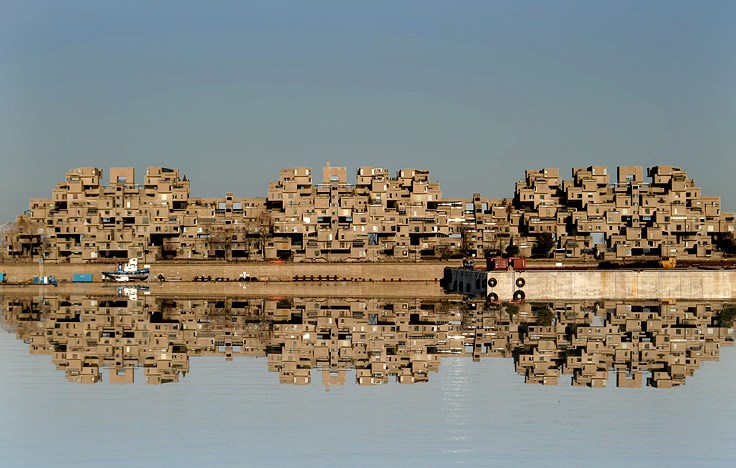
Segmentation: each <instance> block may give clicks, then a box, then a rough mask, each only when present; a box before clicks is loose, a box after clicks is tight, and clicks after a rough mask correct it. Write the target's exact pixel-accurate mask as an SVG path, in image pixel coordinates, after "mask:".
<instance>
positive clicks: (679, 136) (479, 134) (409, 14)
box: [0, 0, 736, 222]
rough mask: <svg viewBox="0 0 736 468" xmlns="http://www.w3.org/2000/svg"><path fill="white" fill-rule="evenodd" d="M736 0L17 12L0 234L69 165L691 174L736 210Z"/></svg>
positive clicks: (11, 30)
mask: <svg viewBox="0 0 736 468" xmlns="http://www.w3.org/2000/svg"><path fill="white" fill-rule="evenodd" d="M733 44H736V4H734V3H733V2H720V1H709V2H689V1H678V2H671V1H647V2H642V1H630V2H629V1H615V2H613V1H611V2H600V1H598V2H590V1H555V2H551V1H520V0H516V1H488V0H486V1H431V0H423V1H396V0H393V1H383V2H382V1H372V2H357V1H353V2H349V1H347V2H346V1H338V0H336V1H310V2H302V1H273V0H271V1H263V2H255V1H221V2H216V1H213V2H193V1H192V2H187V1H176V2H173V1H158V2H149V1H124V2H123V1H105V2H100V1H65V2H58V1H32V0H28V1H22V2H20V1H18V2H14V1H5V2H2V3H0V161H1V162H2V163H3V166H4V168H5V169H4V170H3V171H2V173H1V174H0V196H1V197H2V200H3V202H2V204H0V222H3V221H9V220H12V219H13V218H14V216H15V214H16V213H18V212H21V211H22V210H24V209H26V208H27V203H28V199H29V198H30V197H48V196H49V195H50V192H51V188H52V187H53V185H54V184H55V183H56V182H58V181H61V180H63V178H64V173H65V172H66V170H67V169H69V168H73V167H81V166H94V167H99V168H102V169H103V170H107V169H108V168H109V167H111V166H113V167H117V166H134V167H136V170H137V173H138V176H139V178H142V175H143V172H144V170H145V167H146V166H156V165H162V166H169V167H179V168H181V169H182V171H183V172H184V173H185V174H186V175H187V177H188V178H189V179H190V180H191V181H192V194H193V195H194V196H222V195H224V194H225V192H230V191H231V192H234V193H235V194H236V196H263V195H265V193H266V189H267V184H268V181H270V180H274V179H276V178H277V177H278V170H279V168H281V167H290V166H310V167H312V168H314V169H319V168H320V167H322V165H323V164H324V162H325V160H327V159H329V160H331V162H332V164H333V165H340V166H347V167H348V173H349V174H351V175H352V174H353V173H354V170H355V169H356V168H357V167H358V166H359V165H373V166H382V167H388V168H390V169H392V170H395V169H399V168H402V167H418V168H424V169H429V170H430V171H431V175H432V179H434V180H438V181H439V182H441V184H442V187H443V191H444V193H445V194H446V195H448V196H470V195H471V194H472V193H473V192H480V193H482V194H483V195H487V196H509V195H510V194H512V193H513V187H514V182H515V181H516V180H518V179H520V178H522V176H523V172H524V170H525V169H528V168H542V167H559V168H560V170H561V173H562V174H563V175H564V176H566V177H567V176H569V173H570V168H571V167H580V166H589V165H599V164H601V165H607V166H609V167H615V166H617V165H620V164H627V165H630V164H631V165H642V166H645V167H646V166H652V165H656V164H672V165H676V166H681V167H682V168H683V169H686V170H687V171H688V173H689V174H690V175H691V176H692V177H694V178H695V180H696V183H698V184H699V185H701V186H702V187H703V193H704V194H707V195H721V196H722V198H723V204H724V209H725V210H728V211H734V210H736V190H734V188H733V187H732V184H731V178H732V177H733V175H734V174H736V158H734V150H735V149H736V132H734V129H736V89H735V87H734V84H733V83H734V82H736V73H735V72H736V56H735V54H734V50H735V49H734V46H733Z"/></svg>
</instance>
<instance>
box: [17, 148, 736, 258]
mask: <svg viewBox="0 0 736 468" xmlns="http://www.w3.org/2000/svg"><path fill="white" fill-rule="evenodd" d="M109 175H110V177H109V183H108V184H107V185H105V184H103V182H102V171H101V170H100V169H97V168H80V169H73V170H70V171H69V172H67V174H66V178H65V181H64V182H60V183H58V184H57V186H56V187H55V188H54V189H53V191H52V196H51V198H49V199H41V198H34V199H32V200H31V201H30V209H29V210H28V211H27V212H26V213H25V214H23V215H20V216H19V217H18V219H17V223H16V229H13V230H10V231H9V232H8V233H7V234H6V239H5V240H6V249H5V251H4V252H3V255H5V256H6V257H8V258H15V259H26V260H38V259H39V258H41V257H43V258H44V260H45V261H48V262H72V263H81V262H87V261H101V260H107V261H118V260H122V259H125V258H128V257H138V258H139V259H141V260H142V261H144V262H152V261H157V260H167V259H171V260H174V259H176V260H208V259H215V260H218V259H219V260H228V261H232V260H272V259H288V260H293V261H297V262H299V261H309V262H335V261H383V260H403V261H417V260H421V259H427V258H448V257H452V256H475V257H478V258H482V257H483V256H486V255H498V254H501V253H504V252H508V251H509V248H510V247H514V248H515V249H516V250H518V254H519V255H521V256H523V257H530V256H532V255H537V256H541V257H554V258H555V259H570V258H572V259H580V260H621V259H631V258H649V257H653V258H670V257H673V258H678V259H718V258H720V252H718V251H717V250H716V249H715V248H714V244H715V240H716V238H717V237H718V236H721V235H723V234H728V233H733V231H734V215H733V213H730V212H728V213H726V212H722V211H721V207H720V198H719V197H716V196H703V195H702V194H701V190H700V188H699V187H697V186H695V184H694V182H693V181H692V179H688V178H687V175H686V173H685V172H684V171H682V170H681V169H679V168H674V167H670V166H656V167H653V168H649V169H648V170H647V176H648V177H649V178H650V181H649V182H645V181H644V177H643V169H642V168H641V167H636V166H624V167H620V168H618V181H617V182H616V183H611V180H610V176H609V174H608V170H607V168H605V167H603V166H590V167H588V168H574V169H573V170H572V179H570V180H562V179H561V178H560V176H559V171H558V170H557V169H555V168H546V169H541V170H528V171H526V173H525V178H524V180H522V181H520V182H518V183H517V184H516V189H515V193H514V195H513V197H509V198H485V197H482V196H481V194H480V193H475V194H473V195H472V197H471V198H444V197H443V196H442V191H441V189H440V185H439V183H438V182H433V181H431V180H430V177H429V172H428V171H425V170H419V169H400V170H398V171H396V173H395V174H393V175H392V174H391V173H390V171H389V170H388V169H384V168H377V167H369V166H365V167H360V168H358V170H357V173H356V179H355V183H349V182H348V180H347V170H346V168H344V167H336V166H331V165H330V164H329V161H328V164H327V166H326V167H325V168H324V170H323V173H322V180H321V181H314V180H313V173H312V170H311V169H310V168H308V167H296V168H286V169H282V170H281V171H280V174H279V179H278V180H276V181H273V182H271V183H270V184H269V186H268V192H267V195H266V197H265V198H237V197H235V196H234V195H233V194H232V193H227V194H226V195H225V197H221V198H195V197H191V196H190V194H189V188H190V183H189V181H188V180H186V178H185V177H180V174H179V171H178V170H176V169H168V168H162V167H149V168H148V170H147V171H146V176H145V179H144V183H143V185H137V184H136V183H135V175H134V171H133V169H132V168H113V169H111V170H110V174H109Z"/></svg>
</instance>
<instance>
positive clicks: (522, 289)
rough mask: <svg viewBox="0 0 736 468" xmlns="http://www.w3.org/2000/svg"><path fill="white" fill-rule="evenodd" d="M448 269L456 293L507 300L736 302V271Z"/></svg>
mask: <svg viewBox="0 0 736 468" xmlns="http://www.w3.org/2000/svg"><path fill="white" fill-rule="evenodd" d="M448 270H450V277H449V280H450V281H449V283H448V285H449V289H450V290H451V291H453V292H459V293H464V294H471V295H479V296H488V297H489V298H491V299H493V300H495V299H498V300H501V301H509V300H521V299H524V300H558V299H581V300H597V299H631V300H645V299H662V298H672V299H732V298H736V270H730V269H729V270H698V269H674V270H526V271H513V270H510V271H491V272H485V271H473V270H462V269H459V268H450V269H448ZM447 279H448V277H447V276H446V281H447Z"/></svg>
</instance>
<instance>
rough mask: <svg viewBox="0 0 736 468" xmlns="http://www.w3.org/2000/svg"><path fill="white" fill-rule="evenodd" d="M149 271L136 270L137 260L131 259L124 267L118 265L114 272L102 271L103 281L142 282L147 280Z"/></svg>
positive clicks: (144, 269) (143, 269)
mask: <svg viewBox="0 0 736 468" xmlns="http://www.w3.org/2000/svg"><path fill="white" fill-rule="evenodd" d="M149 273H150V270H149V269H148V268H138V259H137V258H135V257H134V258H131V259H129V260H128V263H126V264H125V265H118V269H117V270H115V271H103V272H102V279H103V281H120V282H127V281H143V280H145V279H148V274H149Z"/></svg>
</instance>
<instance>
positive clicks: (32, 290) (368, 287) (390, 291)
mask: <svg viewBox="0 0 736 468" xmlns="http://www.w3.org/2000/svg"><path fill="white" fill-rule="evenodd" d="M135 286H148V287H149V290H148V291H139V292H138V294H139V295H149V294H150V295H152V296H156V297H176V298H187V297H192V298H195V297H196V298H211V297H278V296H284V297H315V298H322V297H365V298H375V297H384V298H427V299H436V300H439V299H442V298H445V297H447V295H446V294H445V293H444V292H443V290H442V288H440V286H439V283H438V282H436V281H427V282H424V281H413V282H405V281H403V282H401V283H399V282H373V281H370V282H369V281H365V282H353V281H322V282H318V281H314V282H294V281H289V282H276V281H258V282H249V283H241V282H208V283H192V282H165V283H158V282H151V283H147V282H144V283H141V282H135V283H60V284H59V286H58V287H55V286H50V285H43V286H42V285H31V284H25V285H2V286H0V296H2V295H4V294H5V295H19V296H27V295H31V296H34V295H53V294H69V295H77V294H80V295H91V296H118V295H119V293H118V288H126V287H128V288H130V287H135ZM120 294H122V291H121V293H120Z"/></svg>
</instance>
